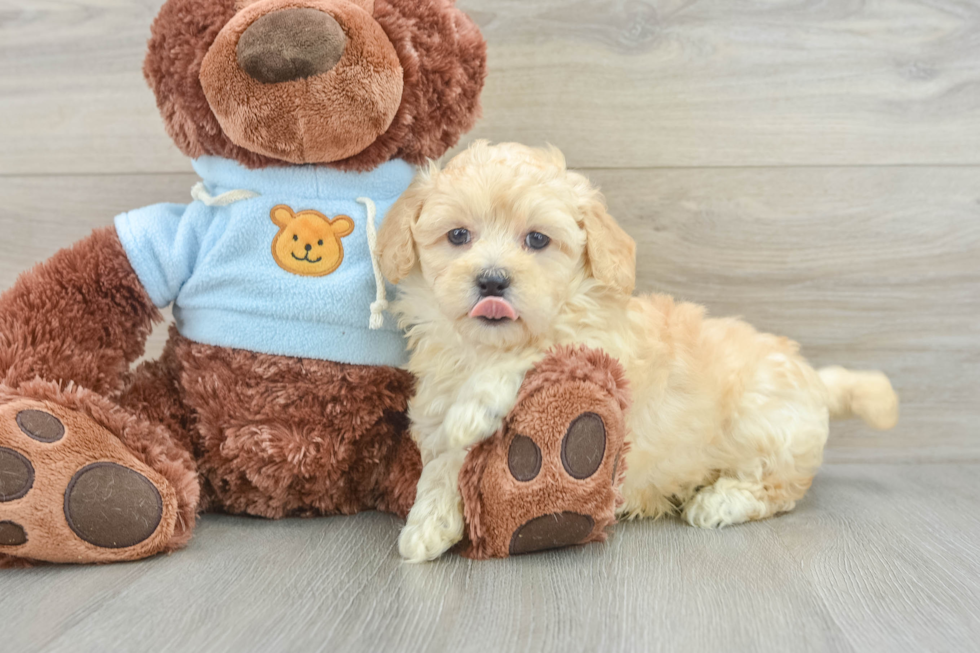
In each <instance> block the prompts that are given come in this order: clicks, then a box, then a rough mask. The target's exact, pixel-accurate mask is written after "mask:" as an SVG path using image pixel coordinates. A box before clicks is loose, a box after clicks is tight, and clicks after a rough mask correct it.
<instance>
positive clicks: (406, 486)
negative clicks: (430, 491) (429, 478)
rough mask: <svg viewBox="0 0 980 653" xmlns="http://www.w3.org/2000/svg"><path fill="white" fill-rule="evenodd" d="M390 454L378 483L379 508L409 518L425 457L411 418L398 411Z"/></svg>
mask: <svg viewBox="0 0 980 653" xmlns="http://www.w3.org/2000/svg"><path fill="white" fill-rule="evenodd" d="M396 421H397V424H396V426H395V432H396V435H395V438H394V441H393V443H392V445H391V452H390V457H389V460H388V462H387V464H386V465H385V467H384V469H383V470H382V473H381V477H380V480H379V482H378V500H377V509H378V510H381V511H384V512H390V513H393V514H395V515H398V516H399V517H402V518H405V517H406V516H407V515H408V512H409V510H411V509H412V504H414V503H415V487H416V486H417V485H418V482H419V477H420V476H421V475H422V456H421V454H420V453H419V448H418V446H417V445H416V444H415V442H414V441H413V440H412V438H411V435H410V434H409V430H408V417H407V416H406V415H405V414H404V413H397V420H396Z"/></svg>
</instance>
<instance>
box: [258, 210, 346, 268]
mask: <svg viewBox="0 0 980 653" xmlns="http://www.w3.org/2000/svg"><path fill="white" fill-rule="evenodd" d="M270 216H271V217H272V222H274V223H275V224H276V226H278V227H279V233H278V234H276V237H275V238H274V239H273V241H272V256H273V258H275V259H276V263H277V264H278V265H279V267H281V268H282V269H283V270H285V271H286V272H289V273H291V274H298V275H300V276H304V277H324V276H326V275H328V274H330V273H331V272H333V271H334V270H336V269H337V268H339V267H340V264H341V263H342V262H343V260H344V245H343V243H341V242H340V239H341V238H343V237H344V236H349V235H350V234H351V233H352V232H353V231H354V221H353V220H351V219H350V218H349V217H347V216H346V215H338V216H337V217H335V218H334V219H333V220H331V219H330V218H328V217H327V216H325V215H323V214H322V213H320V212H319V211H300V212H298V213H294V212H293V210H292V209H291V208H289V207H288V206H286V205H285V204H280V205H279V206H276V207H274V208H273V209H272V211H271V213H270Z"/></svg>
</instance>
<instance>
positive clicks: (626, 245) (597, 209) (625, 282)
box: [569, 173, 636, 295]
mask: <svg viewBox="0 0 980 653" xmlns="http://www.w3.org/2000/svg"><path fill="white" fill-rule="evenodd" d="M569 174H570V175H574V176H576V177H581V175H578V174H577V173H569ZM581 180H582V182H584V183H585V184H586V187H587V188H586V189H584V190H585V192H584V197H583V204H582V227H583V228H584V229H585V237H586V243H585V252H586V257H587V258H588V265H589V268H590V269H591V271H592V276H593V277H595V278H596V279H597V280H598V281H599V282H600V283H602V284H603V285H605V286H608V287H610V288H613V289H614V290H617V291H619V292H621V293H623V294H624V295H632V294H633V290H634V288H636V243H635V242H634V241H633V239H632V238H630V236H629V234H627V233H626V232H625V231H623V229H622V228H621V227H620V226H619V225H618V224H617V223H616V220H614V219H613V217H612V216H611V215H609V212H608V211H607V210H606V202H605V200H604V199H603V197H602V194H601V193H600V192H599V191H598V190H596V189H595V188H594V187H592V186H591V185H589V184H588V181H587V180H586V179H585V178H584V177H581Z"/></svg>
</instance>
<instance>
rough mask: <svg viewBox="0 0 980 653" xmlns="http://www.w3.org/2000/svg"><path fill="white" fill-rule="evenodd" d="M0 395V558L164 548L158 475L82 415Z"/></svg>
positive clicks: (93, 555) (170, 524)
mask: <svg viewBox="0 0 980 653" xmlns="http://www.w3.org/2000/svg"><path fill="white" fill-rule="evenodd" d="M0 395H3V396H0V399H2V400H5V401H0V558H5V557H6V556H11V557H14V558H20V559H24V558H26V559H30V560H38V561H45V562H73V563H87V562H113V561H121V560H134V559H139V558H145V557H147V556H149V555H152V554H154V553H157V552H159V551H161V550H163V549H164V548H166V546H167V545H168V543H169V542H170V540H171V539H172V537H173V534H174V526H175V522H176V520H177V497H176V493H175V492H174V490H173V488H172V487H171V486H170V484H169V483H168V482H167V481H166V480H165V479H164V477H163V476H161V475H160V474H159V473H157V472H156V471H154V470H153V469H151V468H150V467H149V466H148V465H146V464H144V463H143V462H141V461H140V460H139V459H137V457H136V456H135V455H134V454H133V453H132V452H131V451H130V450H129V449H128V448H127V447H126V446H125V445H124V444H123V443H122V442H121V441H120V440H119V438H118V437H116V436H115V435H114V434H112V433H110V432H109V431H108V430H107V429H106V428H104V427H103V426H101V425H100V424H99V423H97V422H96V421H95V420H94V419H93V418H92V417H90V416H89V415H88V414H86V413H85V412H84V411H82V410H77V409H71V408H67V407H65V406H62V405H59V404H57V403H55V402H53V401H50V400H37V399H32V398H29V397H24V396H18V395H17V394H16V393H12V392H11V391H9V390H4V391H3V392H2V393H0ZM98 408H99V407H93V410H98ZM6 562H7V563H8V564H9V563H10V560H9V558H8V559H7V560H6ZM4 566H6V565H4Z"/></svg>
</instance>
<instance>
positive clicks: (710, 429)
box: [379, 142, 898, 559]
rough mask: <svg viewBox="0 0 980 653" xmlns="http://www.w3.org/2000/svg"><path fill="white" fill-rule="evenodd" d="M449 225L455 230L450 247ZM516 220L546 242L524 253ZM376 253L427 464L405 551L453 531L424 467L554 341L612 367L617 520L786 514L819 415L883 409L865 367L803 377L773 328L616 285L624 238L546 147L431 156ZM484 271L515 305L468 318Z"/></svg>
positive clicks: (807, 474)
mask: <svg viewBox="0 0 980 653" xmlns="http://www.w3.org/2000/svg"><path fill="white" fill-rule="evenodd" d="M455 229H466V230H468V232H469V234H470V240H469V242H467V243H465V244H463V245H460V246H456V245H453V244H452V243H450V242H449V240H448V238H447V234H448V233H449V232H450V231H452V230H455ZM532 233H541V234H545V235H546V236H548V237H550V244H548V246H547V247H545V248H544V249H541V250H532V249H530V248H529V246H528V245H527V244H526V238H527V236H528V235H529V234H532ZM379 249H380V253H381V262H382V268H383V270H384V272H385V274H386V276H387V277H388V278H389V280H391V281H393V282H400V283H401V292H402V294H401V298H400V300H399V301H398V303H397V305H396V306H395V310H396V311H397V312H398V313H399V314H400V316H401V321H402V324H403V325H405V326H406V327H408V328H409V336H410V342H411V346H412V349H413V354H412V359H411V362H410V364H409V369H410V370H411V371H412V372H413V373H415V374H416V375H417V376H418V379H419V381H418V393H417V395H416V397H415V398H414V399H413V401H412V405H411V407H410V415H411V418H412V429H413V435H414V437H415V438H416V439H417V441H418V442H419V444H420V447H421V448H422V457H423V460H424V461H425V465H426V466H425V468H424V469H423V472H422V478H421V480H420V483H419V489H418V493H419V502H418V503H417V504H416V506H415V508H413V510H412V512H411V514H410V515H409V518H408V523H407V526H406V528H405V530H404V531H403V533H402V539H401V550H402V554H403V555H405V556H406V557H408V558H410V559H430V558H432V557H435V556H436V555H438V554H439V553H441V552H442V551H444V550H445V549H446V548H448V547H449V546H451V545H452V544H453V543H454V542H455V541H456V540H457V539H458V536H459V535H460V533H458V532H456V531H454V530H451V529H446V528H444V525H445V524H447V523H450V524H452V523H454V519H455V516H454V515H453V514H452V513H454V511H456V510H458V506H459V499H458V495H456V494H455V493H454V485H453V484H452V483H449V482H447V481H446V480H445V478H441V477H440V475H445V477H448V476H452V475H455V474H456V472H457V471H458V467H455V468H454V467H453V463H454V461H456V460H458V453H457V452H458V451H460V450H461V449H462V448H464V447H466V446H469V445H472V444H474V443H476V442H479V441H480V440H482V439H485V438H487V437H489V436H491V435H492V434H493V433H495V432H496V431H497V430H498V429H499V428H500V426H501V424H502V420H503V417H504V416H505V415H506V414H507V413H508V412H509V411H510V410H511V408H512V407H513V405H514V402H515V400H516V398H517V388H518V387H519V386H520V383H521V379H522V378H523V376H524V374H525V372H526V371H527V370H528V369H530V367H531V366H532V365H533V364H534V363H535V362H537V361H538V360H540V359H541V357H542V356H543V355H544V352H545V351H547V349H548V348H550V347H552V346H554V345H556V344H568V343H583V344H585V345H588V346H590V347H596V348H601V349H602V350H604V351H605V352H607V353H608V354H610V355H611V356H613V357H615V358H617V359H618V360H619V361H620V362H621V363H622V364H623V366H624V367H625V369H626V374H627V377H628V378H629V381H630V387H631V388H632V392H633V398H634V405H633V408H632V410H631V411H630V413H629V429H630V432H631V436H630V442H631V450H630V453H629V456H628V458H627V462H628V467H629V469H628V472H627V476H626V480H625V484H624V486H623V493H624V496H625V504H624V505H623V507H622V512H623V513H624V514H625V515H627V516H630V517H641V516H643V517H658V516H660V515H663V514H666V513H670V512H674V511H675V510H679V511H681V512H682V513H683V516H684V518H685V519H686V520H687V521H688V522H690V523H691V524H694V525H697V526H704V527H718V526H725V525H728V524H736V523H739V522H743V521H746V520H750V519H762V518H765V517H768V516H770V515H773V514H776V513H778V512H782V511H786V510H791V509H792V508H793V507H794V505H795V503H796V501H798V500H799V499H800V498H801V497H802V496H803V494H804V493H805V492H806V490H807V488H809V486H810V483H811V481H812V479H813V476H814V474H815V473H816V472H817V468H818V467H819V465H820V462H821V458H822V452H823V447H824V443H825V442H826V438H827V434H828V419H829V418H830V417H832V416H833V417H837V416H840V417H843V416H846V415H848V414H850V413H856V414H858V415H860V416H861V417H863V418H864V419H865V421H867V422H868V423H869V424H871V425H872V426H874V427H876V428H890V427H891V426H893V425H894V424H895V422H896V419H897V411H898V402H897V398H896V396H895V394H894V392H893V390H892V388H891V385H890V384H889V382H888V379H887V378H886V377H885V376H884V375H883V374H881V373H880V372H859V373H858V372H849V371H846V370H843V369H840V368H837V369H831V370H826V371H823V372H821V373H819V374H818V373H817V372H815V371H814V370H813V369H812V368H811V367H810V366H809V365H808V364H807V363H806V361H805V360H804V359H803V358H802V357H801V356H800V355H799V353H798V346H797V345H796V343H794V342H792V341H790V340H789V339H787V338H782V337H778V336H773V335H768V334H762V333H759V332H757V331H756V330H755V329H753V328H752V327H751V326H749V325H748V324H746V323H744V322H741V321H739V320H735V319H707V318H705V315H704V309H703V308H702V307H700V306H697V305H694V304H688V303H678V302H675V301H674V300H673V299H672V298H671V297H668V296H664V295H647V296H642V297H632V296H631V293H632V290H633V286H634V258H635V246H634V244H633V241H632V239H630V238H629V236H627V235H626V234H625V233H624V232H623V231H622V230H621V229H620V228H619V227H618V226H617V225H616V223H615V221H614V220H613V218H612V217H611V216H609V215H608V213H607V211H606V209H605V205H604V202H603V199H602V196H601V195H600V194H599V192H598V191H597V190H596V189H595V188H593V187H592V186H591V185H590V184H589V183H588V181H587V180H586V179H585V178H584V177H583V176H581V175H579V174H577V173H574V172H570V171H568V170H567V169H566V168H565V163H564V159H563V157H562V156H561V153H560V152H558V151H557V150H554V149H549V150H536V149H532V148H527V147H524V146H520V145H516V144H505V145H498V146H495V147H494V146H490V145H488V144H487V143H485V142H479V143H476V144H475V145H474V146H472V147H471V148H470V149H469V150H467V151H466V152H464V153H462V154H460V155H459V156H457V157H456V158H454V159H453V160H452V161H451V162H450V163H449V164H448V165H447V166H446V168H445V169H444V170H441V171H440V170H438V169H437V168H435V167H432V168H430V170H429V171H428V172H427V173H426V174H423V175H421V176H420V177H419V178H418V180H417V181H416V182H415V184H414V185H413V187H412V188H410V189H409V190H408V192H406V193H405V194H404V195H403V196H402V199H401V200H400V201H399V202H398V203H397V204H396V205H395V206H394V207H393V208H392V210H391V211H390V212H389V215H388V219H387V220H386V222H385V224H384V227H383V229H382V232H381V234H380V236H379ZM487 271H494V272H495V273H497V274H503V275H504V276H506V277H507V279H508V280H509V287H508V288H507V289H506V291H505V293H504V300H505V301H507V302H508V303H509V304H510V306H511V307H512V308H513V309H514V310H515V311H516V313H517V314H518V319H516V320H501V321H499V322H497V323H493V324H490V323H487V322H485V321H484V320H482V319H481V318H474V317H470V312H471V310H473V309H474V306H475V305H476V304H477V302H478V301H479V300H480V294H479V288H478V286H479V277H480V276H481V275H482V274H484V273H485V272H487ZM430 467H431V470H430ZM423 498H424V499H425V500H424V501H423Z"/></svg>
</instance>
